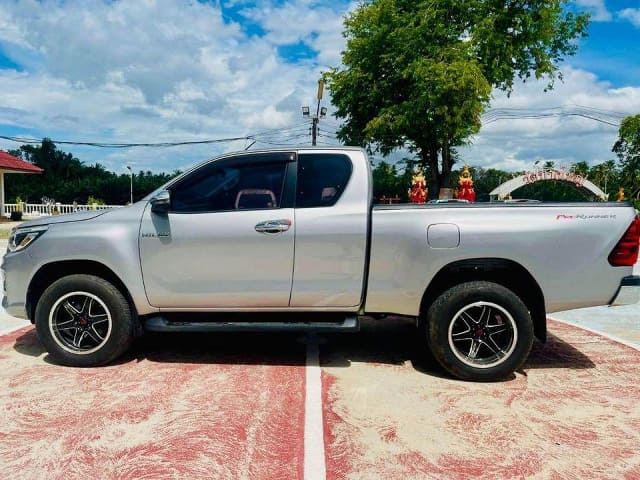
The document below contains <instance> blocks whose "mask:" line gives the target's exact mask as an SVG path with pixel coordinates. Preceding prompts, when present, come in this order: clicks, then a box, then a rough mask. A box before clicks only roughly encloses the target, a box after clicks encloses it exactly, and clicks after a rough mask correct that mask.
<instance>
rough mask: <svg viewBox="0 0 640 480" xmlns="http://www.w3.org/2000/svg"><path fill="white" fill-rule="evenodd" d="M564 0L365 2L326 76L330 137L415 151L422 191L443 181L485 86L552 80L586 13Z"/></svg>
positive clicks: (350, 19) (351, 18)
mask: <svg viewBox="0 0 640 480" xmlns="http://www.w3.org/2000/svg"><path fill="white" fill-rule="evenodd" d="M567 3H568V0H536V1H534V2H519V1H510V2H495V1H490V0H464V1H459V0H422V1H416V0H373V1H371V2H367V3H363V4H361V5H359V6H358V7H356V9H355V10H354V11H353V12H352V13H350V14H349V15H348V16H347V17H346V19H345V30H344V36H345V37H346V39H347V48H346V50H345V51H344V52H343V54H342V64H343V65H344V67H341V68H334V69H332V70H331V71H330V72H329V73H327V75H326V77H327V80H328V86H329V90H330V92H331V94H332V99H333V103H334V105H335V106H336V114H335V115H336V116H337V117H339V118H343V119H345V122H344V124H343V126H342V127H341V128H340V130H339V131H338V136H339V138H340V139H341V140H342V141H344V142H347V143H350V144H357V145H366V146H368V147H369V148H370V150H373V151H380V152H382V153H383V154H387V153H389V152H391V151H392V150H394V149H397V148H408V149H409V150H410V151H412V152H415V153H416V154H417V155H418V156H419V158H420V159H421V161H422V163H423V164H424V166H425V167H426V166H429V167H430V169H429V170H430V172H431V181H430V194H431V195H432V196H434V195H437V194H438V191H439V189H440V187H444V186H447V185H448V184H449V182H450V176H451V170H452V167H453V164H454V163H455V147H456V146H459V145H462V144H464V143H465V142H468V139H469V137H470V136H471V135H472V134H474V133H476V132H478V131H479V129H480V125H481V124H480V115H481V114H482V113H483V111H484V109H485V108H486V107H487V105H488V104H489V100H490V95H491V91H492V88H499V89H503V90H506V91H510V90H511V89H512V87H513V83H514V80H515V79H516V78H521V79H523V80H525V79H527V78H529V77H531V76H532V75H533V76H534V77H536V78H542V77H545V78H547V79H548V80H549V82H548V87H549V88H551V87H552V86H553V82H554V80H555V79H556V78H561V74H560V72H559V71H558V64H559V63H560V61H561V60H562V59H563V58H564V57H565V56H567V55H572V54H573V53H575V51H576V48H577V47H576V42H575V40H576V39H577V38H579V37H581V36H583V35H584V34H585V30H586V27H587V23H588V15H586V14H581V15H576V14H574V13H572V12H570V11H569V10H568V8H567Z"/></svg>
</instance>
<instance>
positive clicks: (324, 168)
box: [296, 153, 352, 208]
mask: <svg viewBox="0 0 640 480" xmlns="http://www.w3.org/2000/svg"><path fill="white" fill-rule="evenodd" d="M351 170H352V166H351V160H349V157H347V156H346V155H343V154H339V153H316V154H301V155H298V183H297V191H296V208H311V207H329V206H331V205H334V204H335V203H336V202H337V201H338V199H339V198H340V196H341V195H342V192H343V191H344V189H345V187H346V186H347V183H348V182H349V178H350V177H351Z"/></svg>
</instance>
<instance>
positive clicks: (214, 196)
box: [171, 162, 287, 212]
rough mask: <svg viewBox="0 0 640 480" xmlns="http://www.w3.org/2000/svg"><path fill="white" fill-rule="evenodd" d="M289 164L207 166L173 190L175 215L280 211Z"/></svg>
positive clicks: (214, 164) (172, 198)
mask: <svg viewBox="0 0 640 480" xmlns="http://www.w3.org/2000/svg"><path fill="white" fill-rule="evenodd" d="M286 168H287V164H286V163H284V162H282V163H261V164H243V165H238V164H231V165H224V164H222V165H216V163H213V164H210V165H207V166H205V167H203V168H201V169H200V170H198V171H196V172H194V173H192V174H191V175H190V176H189V177H187V178H186V179H185V180H183V181H182V182H181V183H180V184H179V185H177V186H176V187H175V188H173V189H172V192H171V207H172V211H174V212H223V211H229V210H260V209H273V208H279V207H280V202H281V199H282V192H283V185H284V177H285V171H286Z"/></svg>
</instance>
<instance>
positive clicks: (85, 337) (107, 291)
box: [35, 275, 135, 367]
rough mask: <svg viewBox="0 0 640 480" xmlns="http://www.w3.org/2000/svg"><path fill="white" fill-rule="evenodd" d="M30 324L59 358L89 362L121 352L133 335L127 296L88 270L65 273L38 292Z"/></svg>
mask: <svg viewBox="0 0 640 480" xmlns="http://www.w3.org/2000/svg"><path fill="white" fill-rule="evenodd" d="M35 324H36V330H37V332H38V336H39V337H40V340H41V341H42V343H43V344H44V346H45V348H46V349H47V351H48V352H49V354H50V355H51V357H52V358H53V359H54V360H55V361H57V362H58V363H60V364H63V365H69V366H74V367H90V366H97V365H103V364H105V363H108V362H110V361H112V360H114V359H115V358H117V357H118V356H120V355H121V354H122V353H124V352H125V351H126V350H127V348H129V345H131V342H132V341H133V338H134V331H135V330H134V317H133V313H132V311H131V307H130V305H129V302H127V300H126V298H125V297H124V296H123V294H122V292H120V290H118V289H117V288H116V287H115V286H114V285H113V284H111V283H110V282H108V281H106V280H104V279H103V278H100V277H96V276H93V275H69V276H67V277H63V278H61V279H59V280H57V281H55V282H54V283H53V284H51V285H50V286H49V287H48V288H47V289H46V290H45V291H44V293H43V294H42V296H41V297H40V300H39V301H38V305H37V306H36V313H35Z"/></svg>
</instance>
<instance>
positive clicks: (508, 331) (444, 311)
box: [425, 281, 533, 381]
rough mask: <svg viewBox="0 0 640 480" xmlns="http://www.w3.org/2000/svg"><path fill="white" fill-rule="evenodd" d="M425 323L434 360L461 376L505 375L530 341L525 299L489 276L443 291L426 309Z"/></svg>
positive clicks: (519, 363)
mask: <svg viewBox="0 0 640 480" xmlns="http://www.w3.org/2000/svg"><path fill="white" fill-rule="evenodd" d="M425 326H426V335H427V343H428V345H429V348H430V349H431V352H432V353H433V355H434V357H435V358H436V360H438V362H439V363H440V364H441V365H442V367H443V368H444V369H445V370H447V371H448V372H449V373H450V374H452V375H454V376H455V377H458V378H460V379H463V380H471V381H494V380H500V379H504V378H506V377H508V376H509V375H511V374H512V373H513V372H514V371H515V370H517V369H518V368H519V367H520V366H522V364H523V363H524V361H525V360H526V359H527V357H528V355H529V352H530V351H531V346H532V345H533V322H532V320H531V315H530V314H529V311H528V309H527V307H526V305H525V304H524V303H523V302H522V300H520V298H519V297H518V296H517V295H516V294H514V293H513V292H512V291H511V290H509V289H507V288H505V287H503V286H502V285H498V284H496V283H492V282H483V281H477V282H467V283H463V284H460V285H456V286H455V287H452V288H450V289H449V290H447V291H445V292H444V293H442V294H441V295H440V296H439V297H438V298H437V299H436V300H435V301H434V302H433V303H432V304H431V306H430V307H429V309H428V310H427V315H426V325H425Z"/></svg>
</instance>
